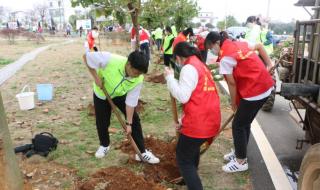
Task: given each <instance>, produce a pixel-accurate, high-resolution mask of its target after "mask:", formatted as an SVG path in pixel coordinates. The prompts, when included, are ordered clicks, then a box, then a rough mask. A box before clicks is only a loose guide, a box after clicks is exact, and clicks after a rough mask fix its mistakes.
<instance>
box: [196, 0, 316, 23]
mask: <svg viewBox="0 0 320 190" xmlns="http://www.w3.org/2000/svg"><path fill="white" fill-rule="evenodd" d="M268 1H270V11H269V17H270V18H271V20H278V21H283V22H290V21H291V20H292V19H295V20H308V19H309V18H310V16H309V15H308V13H307V12H306V11H305V10H304V9H303V8H302V7H296V6H294V4H295V3H297V2H298V0H197V2H198V5H199V6H200V7H201V11H207V12H213V14H214V16H215V17H218V18H219V19H222V18H223V17H225V16H226V15H233V16H235V18H236V19H237V21H238V22H240V23H242V22H245V21H246V19H247V17H248V16H252V15H259V14H261V15H262V16H263V17H266V15H267V10H268V8H267V7H268Z"/></svg>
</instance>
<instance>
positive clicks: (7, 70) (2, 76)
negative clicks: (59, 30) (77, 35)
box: [0, 40, 73, 85]
mask: <svg viewBox="0 0 320 190" xmlns="http://www.w3.org/2000/svg"><path fill="white" fill-rule="evenodd" d="M72 42H73V40H68V41H67V42H63V43H61V44H68V43H72ZM55 45H58V44H52V45H47V46H44V47H40V48H37V49H35V50H33V51H31V52H29V53H26V54H24V55H22V56H21V58H20V59H18V60H17V61H15V62H14V63H11V64H9V65H7V66H6V67H4V68H2V69H1V70H0V85H1V84H2V83H4V82H5V81H6V80H8V79H9V78H10V77H12V76H13V75H14V74H15V73H16V72H17V71H18V70H19V69H21V68H22V66H23V65H25V64H26V63H28V62H29V61H31V60H33V59H34V58H35V57H36V56H37V55H38V54H39V53H41V52H43V51H45V50H47V49H48V48H50V47H52V46H55Z"/></svg>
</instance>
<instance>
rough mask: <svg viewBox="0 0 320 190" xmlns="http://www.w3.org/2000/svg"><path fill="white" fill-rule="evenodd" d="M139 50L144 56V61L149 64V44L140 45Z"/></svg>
mask: <svg viewBox="0 0 320 190" xmlns="http://www.w3.org/2000/svg"><path fill="white" fill-rule="evenodd" d="M140 50H141V51H142V52H143V53H144V55H145V56H146V59H147V61H148V63H149V60H150V49H149V43H147V42H146V43H143V44H141V45H140Z"/></svg>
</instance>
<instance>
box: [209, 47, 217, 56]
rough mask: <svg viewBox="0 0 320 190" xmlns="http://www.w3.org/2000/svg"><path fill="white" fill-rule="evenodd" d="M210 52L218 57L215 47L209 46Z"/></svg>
mask: <svg viewBox="0 0 320 190" xmlns="http://www.w3.org/2000/svg"><path fill="white" fill-rule="evenodd" d="M210 52H211V54H212V55H214V56H216V57H218V55H219V50H217V49H216V48H211V49H210Z"/></svg>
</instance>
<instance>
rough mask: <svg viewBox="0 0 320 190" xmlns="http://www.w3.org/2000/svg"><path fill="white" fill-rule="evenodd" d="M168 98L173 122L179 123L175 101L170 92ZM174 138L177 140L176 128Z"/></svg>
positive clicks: (177, 132)
mask: <svg viewBox="0 0 320 190" xmlns="http://www.w3.org/2000/svg"><path fill="white" fill-rule="evenodd" d="M170 99H171V111H172V117H173V122H174V123H175V124H179V119H178V110H177V102H176V99H175V98H174V97H173V96H172V94H171V93H170ZM176 139H177V140H178V139H179V131H178V130H176Z"/></svg>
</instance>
